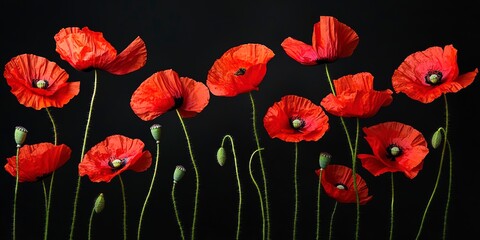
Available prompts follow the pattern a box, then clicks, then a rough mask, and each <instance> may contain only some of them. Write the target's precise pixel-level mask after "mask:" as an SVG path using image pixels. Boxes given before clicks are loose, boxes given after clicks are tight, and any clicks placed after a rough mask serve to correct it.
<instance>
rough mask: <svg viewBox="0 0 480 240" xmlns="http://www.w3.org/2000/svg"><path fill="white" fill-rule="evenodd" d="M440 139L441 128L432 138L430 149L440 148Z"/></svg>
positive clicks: (441, 136) (441, 135)
mask: <svg viewBox="0 0 480 240" xmlns="http://www.w3.org/2000/svg"><path fill="white" fill-rule="evenodd" d="M442 138H443V134H442V128H439V129H438V130H437V131H436V132H435V133H434V134H433V136H432V141H431V143H432V147H433V148H438V146H440V144H441V143H442Z"/></svg>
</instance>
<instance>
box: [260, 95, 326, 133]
mask: <svg viewBox="0 0 480 240" xmlns="http://www.w3.org/2000/svg"><path fill="white" fill-rule="evenodd" d="M263 125H264V126H265V129H266V130H267V132H268V135H270V137H271V138H279V139H281V140H283V141H285V142H300V141H317V140H319V139H320V138H321V137H323V135H324V134H325V132H326V131H327V130H328V129H329V127H330V126H329V123H328V116H327V115H326V114H325V112H324V111H323V109H322V107H320V106H318V105H315V104H314V103H312V102H311V101H310V100H308V99H306V98H304V97H300V96H296V95H286V96H284V97H282V98H281V100H280V101H278V102H276V103H274V104H273V106H271V107H270V108H269V109H268V110H267V113H266V114H265V117H264V118H263Z"/></svg>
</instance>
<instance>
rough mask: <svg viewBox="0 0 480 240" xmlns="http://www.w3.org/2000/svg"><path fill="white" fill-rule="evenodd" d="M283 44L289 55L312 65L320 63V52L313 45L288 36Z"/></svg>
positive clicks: (302, 62) (304, 63) (300, 61)
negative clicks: (318, 61)
mask: <svg viewBox="0 0 480 240" xmlns="http://www.w3.org/2000/svg"><path fill="white" fill-rule="evenodd" d="M281 46H282V47H283V50H285V53H286V54H287V55H288V56H289V57H291V58H293V60H295V61H297V62H299V63H301V64H303V65H309V66H311V65H317V64H318V63H317V60H318V59H319V57H318V53H317V51H315V49H313V47H312V45H308V44H306V43H304V42H302V41H299V40H296V39H293V38H291V37H288V38H286V39H285V40H283V42H282V44H281Z"/></svg>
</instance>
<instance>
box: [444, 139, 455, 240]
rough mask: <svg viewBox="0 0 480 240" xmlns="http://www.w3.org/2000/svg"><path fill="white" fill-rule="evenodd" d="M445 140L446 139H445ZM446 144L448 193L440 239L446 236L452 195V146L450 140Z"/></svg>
mask: <svg viewBox="0 0 480 240" xmlns="http://www.w3.org/2000/svg"><path fill="white" fill-rule="evenodd" d="M446 141H447V140H446ZM447 145H448V152H449V154H448V155H449V163H450V164H449V166H450V167H449V171H448V174H449V175H448V193H447V203H446V204H445V213H444V216H443V234H442V239H443V240H445V239H446V238H447V218H448V207H449V206H450V198H451V195H452V178H453V156H452V148H451V146H450V142H449V141H447Z"/></svg>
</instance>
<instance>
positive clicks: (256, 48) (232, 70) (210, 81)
mask: <svg viewBox="0 0 480 240" xmlns="http://www.w3.org/2000/svg"><path fill="white" fill-rule="evenodd" d="M274 56H275V54H274V53H273V51H272V50H270V49H269V48H267V47H266V46H264V45H262V44H254V43H249V44H243V45H240V46H236V47H233V48H230V49H229V50H228V51H226V52H225V53H224V54H223V55H222V56H221V57H220V58H219V59H217V60H216V61H215V62H214V63H213V66H212V67H211V68H210V70H209V71H208V76H207V86H208V88H209V89H210V92H212V94H213V95H216V96H224V97H234V96H237V95H239V94H241V93H247V92H251V91H253V90H258V85H259V84H260V83H261V82H262V80H263V78H264V77H265V74H266V73H267V63H268V62H269V61H270V59H272V58H273V57H274Z"/></svg>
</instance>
